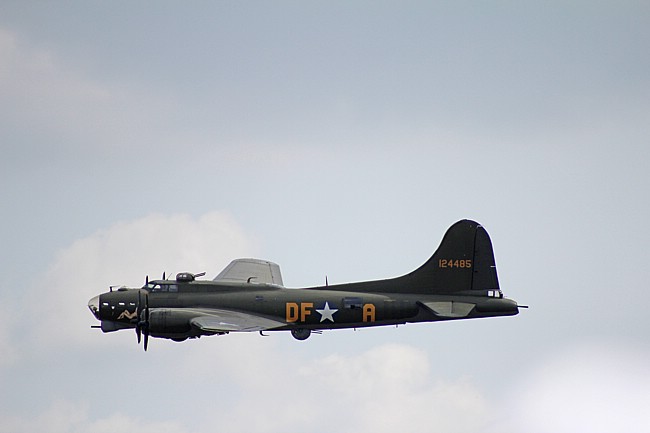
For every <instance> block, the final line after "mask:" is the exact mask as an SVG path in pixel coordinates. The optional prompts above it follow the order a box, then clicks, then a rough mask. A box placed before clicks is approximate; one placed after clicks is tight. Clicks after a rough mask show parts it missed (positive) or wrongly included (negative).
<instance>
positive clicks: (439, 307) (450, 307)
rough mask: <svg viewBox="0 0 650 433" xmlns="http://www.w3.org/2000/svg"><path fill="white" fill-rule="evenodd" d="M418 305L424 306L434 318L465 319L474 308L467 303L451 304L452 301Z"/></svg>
mask: <svg viewBox="0 0 650 433" xmlns="http://www.w3.org/2000/svg"><path fill="white" fill-rule="evenodd" d="M420 305H424V306H425V307H426V308H428V309H429V310H431V311H432V312H433V313H434V314H435V315H436V316H440V317H455V318H458V317H467V316H468V315H469V313H470V312H471V311H472V309H473V308H474V307H475V306H476V305H475V304H471V303H469V302H453V301H442V302H420Z"/></svg>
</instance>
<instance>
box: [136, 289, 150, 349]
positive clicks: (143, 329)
mask: <svg viewBox="0 0 650 433" xmlns="http://www.w3.org/2000/svg"><path fill="white" fill-rule="evenodd" d="M141 305H142V292H138V308H140V306H141ZM136 320H137V322H136V324H135V335H137V336H138V344H140V341H142V334H144V351H145V352H146V351H147V346H148V345H149V294H148V293H147V294H145V295H144V308H142V309H140V314H139V316H138V319H136Z"/></svg>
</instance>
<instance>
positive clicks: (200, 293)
mask: <svg viewBox="0 0 650 433" xmlns="http://www.w3.org/2000/svg"><path fill="white" fill-rule="evenodd" d="M204 274H205V273H202V274H196V275H194V274H191V273H188V272H184V273H180V274H177V275H176V279H175V280H171V279H165V277H164V276H163V279H162V280H155V281H148V279H147V282H146V284H145V285H144V286H143V287H142V288H140V289H129V288H125V287H121V288H119V289H117V290H112V289H111V291H109V292H106V293H102V294H101V295H98V296H95V297H94V298H92V299H91V300H90V301H89V302H88V307H89V308H90V311H91V312H92V313H93V315H94V316H95V317H96V318H97V320H99V321H101V325H100V326H95V327H97V328H101V330H102V331H103V332H112V331H117V330H121V329H135V332H136V334H137V339H138V343H140V341H141V339H142V336H144V349H145V350H147V345H148V340H149V337H150V336H151V337H157V338H170V339H172V340H174V341H183V340H186V339H188V338H198V337H201V336H204V335H224V334H228V333H229V332H251V331H255V332H260V333H262V332H263V331H291V335H293V337H294V338H296V339H298V340H305V339H307V338H308V337H309V336H310V335H311V333H312V332H321V331H322V330H324V329H341V328H361V327H368V326H383V325H400V324H405V323H415V322H435V321H439V320H459V319H474V318H481V317H495V316H512V315H515V314H518V313H519V308H522V306H519V305H518V304H517V303H516V302H515V301H513V300H511V299H507V298H504V297H503V293H502V292H501V289H500V288H499V281H498V279H497V271H496V265H495V262H494V253H493V251H492V243H491V241H490V237H489V236H488V234H487V232H486V231H485V229H484V228H483V227H482V226H480V225H479V224H478V223H476V222H474V221H470V220H462V221H459V222H457V223H455V224H454V225H453V226H451V227H450V228H449V230H448V231H447V233H446V234H445V236H444V238H443V239H442V243H441V244H440V246H439V247H438V249H437V250H436V252H435V253H434V254H433V256H432V257H431V258H430V259H429V260H428V261H427V262H426V263H424V264H423V265H422V266H420V267H419V268H418V269H416V270H414V271H413V272H411V273H408V274H406V275H403V276H401V277H397V278H390V279H384V280H375V281H364V282H357V283H347V284H336V285H328V284H326V285H325V286H320V287H308V288H302V289H290V288H286V287H284V286H283V284H282V276H281V274H280V267H279V266H278V265H277V264H275V263H272V262H269V261H265V260H257V259H238V260H234V261H233V262H231V263H230V264H229V265H228V266H227V267H226V268H225V269H224V270H223V271H222V272H221V273H220V274H219V275H217V276H216V277H215V278H214V279H213V280H212V281H204V280H198V279H197V278H198V277H200V276H203V275H204Z"/></svg>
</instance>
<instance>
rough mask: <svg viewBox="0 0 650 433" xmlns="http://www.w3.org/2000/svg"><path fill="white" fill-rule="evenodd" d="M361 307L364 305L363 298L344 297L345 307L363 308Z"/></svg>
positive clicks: (349, 308)
mask: <svg viewBox="0 0 650 433" xmlns="http://www.w3.org/2000/svg"><path fill="white" fill-rule="evenodd" d="M361 307H363V299H361V298H358V297H356V296H354V297H349V298H343V309H346V310H353V309H356V308H358V309H361Z"/></svg>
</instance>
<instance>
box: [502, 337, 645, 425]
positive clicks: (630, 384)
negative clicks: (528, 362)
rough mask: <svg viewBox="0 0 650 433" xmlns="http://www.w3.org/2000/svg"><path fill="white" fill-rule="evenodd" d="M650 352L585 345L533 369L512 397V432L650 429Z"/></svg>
mask: <svg viewBox="0 0 650 433" xmlns="http://www.w3.org/2000/svg"><path fill="white" fill-rule="evenodd" d="M649 359H650V352H648V351H647V348H640V347H633V346H629V345H626V344H622V343H620V342H599V343H591V344H581V345H579V346H577V347H574V348H571V349H569V350H565V351H563V352H559V353H556V354H554V355H553V356H551V357H549V358H548V359H545V360H543V361H542V362H541V364H539V365H538V366H537V367H536V368H533V369H532V371H530V372H529V373H528V374H527V375H526V377H525V378H524V379H522V381H521V383H520V384H519V387H518V388H517V389H516V390H515V392H514V394H515V395H514V396H513V398H512V409H513V410H512V411H511V412H510V414H512V421H513V422H514V426H513V427H512V429H511V431H513V432H514V431H525V432H533V433H538V432H539V433H542V432H553V433H564V432H566V433H569V432H576V431H588V432H594V433H598V432H612V431H625V432H630V433H636V432H639V433H642V432H643V433H647V432H650V413H649V412H648V407H650V365H649V364H648V360H649Z"/></svg>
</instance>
